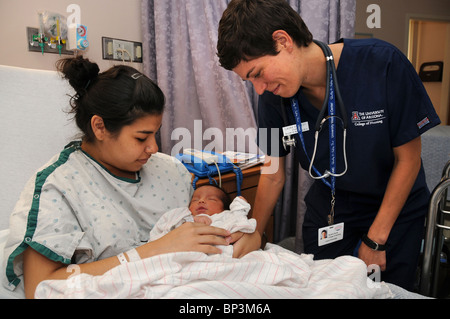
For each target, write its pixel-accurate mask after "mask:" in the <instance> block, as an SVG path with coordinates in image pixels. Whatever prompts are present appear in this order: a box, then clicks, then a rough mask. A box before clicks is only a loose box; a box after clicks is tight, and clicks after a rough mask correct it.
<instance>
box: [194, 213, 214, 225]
mask: <svg viewBox="0 0 450 319" xmlns="http://www.w3.org/2000/svg"><path fill="white" fill-rule="evenodd" d="M194 222H195V223H200V224H205V225H206V226H209V225H211V223H212V221H211V218H209V217H208V216H204V215H203V216H194Z"/></svg>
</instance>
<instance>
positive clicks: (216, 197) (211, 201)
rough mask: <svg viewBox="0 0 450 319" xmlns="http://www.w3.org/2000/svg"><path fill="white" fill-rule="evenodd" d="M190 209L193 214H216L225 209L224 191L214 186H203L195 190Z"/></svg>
mask: <svg viewBox="0 0 450 319" xmlns="http://www.w3.org/2000/svg"><path fill="white" fill-rule="evenodd" d="M189 210H190V211H191V213H192V215H194V216H197V215H200V214H206V215H209V216H211V215H214V214H218V213H221V212H222V211H223V202H222V192H221V190H220V189H217V188H216V187H213V186H202V187H200V188H198V189H197V190H196V191H195V192H194V196H193V197H192V200H191V204H190V205H189Z"/></svg>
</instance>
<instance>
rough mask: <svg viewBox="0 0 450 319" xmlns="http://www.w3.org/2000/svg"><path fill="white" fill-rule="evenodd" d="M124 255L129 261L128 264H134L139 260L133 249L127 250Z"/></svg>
mask: <svg viewBox="0 0 450 319" xmlns="http://www.w3.org/2000/svg"><path fill="white" fill-rule="evenodd" d="M126 254H127V256H128V259H129V260H130V262H135V261H139V260H141V256H139V253H138V252H137V250H136V249H134V248H133V249H131V250H129V251H127V252H126Z"/></svg>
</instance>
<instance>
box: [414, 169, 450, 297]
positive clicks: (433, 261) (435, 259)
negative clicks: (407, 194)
mask: <svg viewBox="0 0 450 319" xmlns="http://www.w3.org/2000/svg"><path fill="white" fill-rule="evenodd" d="M449 189H450V161H449V162H447V164H446V165H445V167H444V170H443V172H442V180H441V182H440V183H439V184H438V185H437V186H436V187H435V188H434V190H433V192H432V194H431V198H430V204H429V209H428V217H427V225H426V232H425V240H424V250H423V264H422V275H421V278H420V293H421V294H423V295H426V296H432V297H437V295H438V282H439V259H440V252H441V249H442V247H443V245H444V235H443V230H450V227H449V226H446V225H444V216H445V214H447V215H448V214H450V210H449V208H450V200H449V198H448V191H449Z"/></svg>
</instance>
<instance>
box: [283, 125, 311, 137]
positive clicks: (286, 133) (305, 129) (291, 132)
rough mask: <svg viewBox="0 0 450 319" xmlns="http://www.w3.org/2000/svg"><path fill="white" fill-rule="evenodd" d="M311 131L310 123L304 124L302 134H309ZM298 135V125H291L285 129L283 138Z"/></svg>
mask: <svg viewBox="0 0 450 319" xmlns="http://www.w3.org/2000/svg"><path fill="white" fill-rule="evenodd" d="M308 131H309V123H308V122H303V123H302V132H303V133H304V132H308ZM296 134H298V129H297V125H295V124H294V125H290V126H285V127H283V136H291V135H296Z"/></svg>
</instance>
